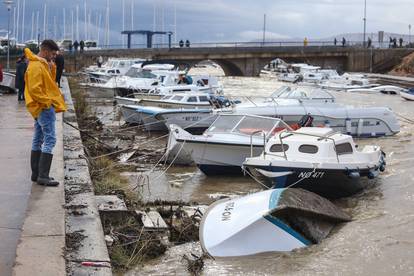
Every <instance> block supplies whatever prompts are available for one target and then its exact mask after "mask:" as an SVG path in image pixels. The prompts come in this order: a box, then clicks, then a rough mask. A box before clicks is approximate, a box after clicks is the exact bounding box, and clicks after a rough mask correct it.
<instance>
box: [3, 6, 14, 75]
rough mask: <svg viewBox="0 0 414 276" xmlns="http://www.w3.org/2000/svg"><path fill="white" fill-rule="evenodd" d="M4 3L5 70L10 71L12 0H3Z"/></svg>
mask: <svg viewBox="0 0 414 276" xmlns="http://www.w3.org/2000/svg"><path fill="white" fill-rule="evenodd" d="M4 4H6V6H7V15H8V18H7V72H9V71H10V10H11V6H12V4H13V0H4Z"/></svg>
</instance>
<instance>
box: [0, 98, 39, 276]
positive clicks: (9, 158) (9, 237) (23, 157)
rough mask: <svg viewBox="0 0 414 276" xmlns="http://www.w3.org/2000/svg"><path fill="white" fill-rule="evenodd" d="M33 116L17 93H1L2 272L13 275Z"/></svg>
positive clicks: (26, 196) (27, 192)
mask: <svg viewBox="0 0 414 276" xmlns="http://www.w3.org/2000/svg"><path fill="white" fill-rule="evenodd" d="M32 134H33V119H32V117H31V116H30V115H29V113H28V112H27V110H26V107H25V106H24V104H23V103H18V102H17V96H16V95H8V94H7V95H6V94H5V95H2V96H0V145H1V154H0V240H1V243H0V275H11V272H12V266H13V264H14V259H15V257H16V247H17V244H18V241H19V238H20V234H21V231H22V225H23V222H24V218H25V212H26V208H27V204H28V200H29V197H30V193H31V188H32V182H31V181H30V163H29V162H30V149H31V140H32Z"/></svg>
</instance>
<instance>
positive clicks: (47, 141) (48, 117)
mask: <svg viewBox="0 0 414 276" xmlns="http://www.w3.org/2000/svg"><path fill="white" fill-rule="evenodd" d="M55 122H56V113H55V109H54V108H53V107H50V108H49V109H43V110H42V112H41V113H40V115H39V117H37V119H36V121H35V124H34V127H35V132H34V135H33V142H32V150H33V151H42V152H44V153H50V154H52V151H53V148H54V147H55V145H56V131H55Z"/></svg>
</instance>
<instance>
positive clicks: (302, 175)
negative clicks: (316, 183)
mask: <svg viewBox="0 0 414 276" xmlns="http://www.w3.org/2000/svg"><path fill="white" fill-rule="evenodd" d="M324 174H325V172H301V173H300V174H299V178H322V177H323V175H324Z"/></svg>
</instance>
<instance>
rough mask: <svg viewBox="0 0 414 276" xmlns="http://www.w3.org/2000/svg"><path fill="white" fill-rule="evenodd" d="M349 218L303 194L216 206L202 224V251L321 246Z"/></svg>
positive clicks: (266, 194) (264, 195)
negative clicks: (315, 244)
mask: <svg viewBox="0 0 414 276" xmlns="http://www.w3.org/2000/svg"><path fill="white" fill-rule="evenodd" d="M347 221H350V217H349V216H348V215H347V214H346V213H345V212H344V211H342V210H341V209H340V208H338V207H336V206H335V205H334V204H332V203H331V202H330V201H329V200H327V199H325V198H323V197H320V196H318V195H316V194H314V193H311V192H308V191H305V190H302V189H273V190H266V191H263V192H259V193H254V194H250V195H247V196H244V197H241V198H233V199H223V200H219V201H217V202H215V203H213V204H212V205H211V206H209V208H208V209H207V211H206V212H205V214H204V216H203V219H202V221H201V225H200V230H199V236H200V242H201V246H202V248H203V250H204V251H205V252H207V253H208V254H210V255H211V256H213V257H232V256H246V255H253V254H257V253H262V252H287V251H291V250H293V249H296V248H301V247H306V246H308V245H311V244H314V243H319V242H321V241H322V240H323V239H324V238H325V237H327V236H328V235H329V233H330V232H331V230H332V229H333V227H334V226H335V225H336V224H338V223H341V222H347Z"/></svg>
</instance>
